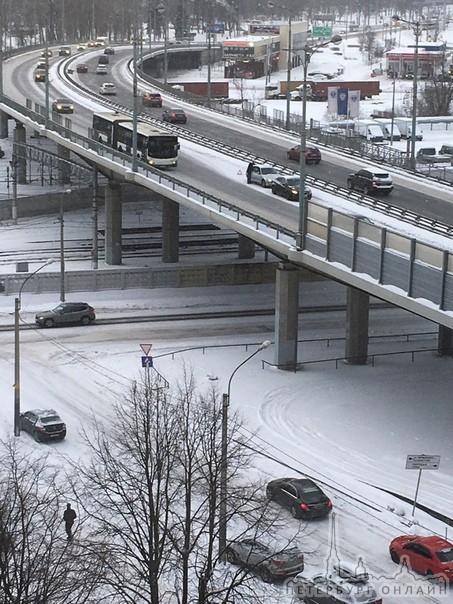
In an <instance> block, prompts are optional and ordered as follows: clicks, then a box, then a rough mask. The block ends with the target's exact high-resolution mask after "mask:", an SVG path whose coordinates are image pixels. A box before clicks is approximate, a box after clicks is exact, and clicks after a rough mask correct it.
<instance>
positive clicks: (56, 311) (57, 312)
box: [52, 304, 65, 315]
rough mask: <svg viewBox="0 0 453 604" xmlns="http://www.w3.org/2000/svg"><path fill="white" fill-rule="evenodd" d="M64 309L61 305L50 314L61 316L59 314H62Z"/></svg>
mask: <svg viewBox="0 0 453 604" xmlns="http://www.w3.org/2000/svg"><path fill="white" fill-rule="evenodd" d="M64 309H65V307H64V306H63V304H60V305H59V306H57V307H56V308H54V309H53V311H52V312H54V313H56V314H57V315H61V313H62V312H64Z"/></svg>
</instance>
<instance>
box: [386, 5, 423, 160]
mask: <svg viewBox="0 0 453 604" xmlns="http://www.w3.org/2000/svg"><path fill="white" fill-rule="evenodd" d="M392 20H393V21H395V22H396V21H402V22H403V23H408V24H409V25H412V28H413V30H414V36H415V51H414V80H413V82H414V88H413V99H412V126H411V147H410V167H411V169H412V170H414V172H415V170H416V168H417V160H416V155H415V141H416V135H417V93H418V90H417V88H418V46H419V39H420V35H421V33H422V24H421V23H420V21H407V20H406V19H402V18H401V17H400V16H399V15H393V17H392ZM424 25H425V26H426V25H428V24H427V23H424ZM400 32H401V29H400Z"/></svg>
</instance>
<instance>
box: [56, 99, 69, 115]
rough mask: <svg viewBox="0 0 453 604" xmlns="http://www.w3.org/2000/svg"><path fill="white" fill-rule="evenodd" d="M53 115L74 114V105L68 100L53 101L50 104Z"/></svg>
mask: <svg viewBox="0 0 453 604" xmlns="http://www.w3.org/2000/svg"><path fill="white" fill-rule="evenodd" d="M52 111H54V112H55V113H74V105H73V103H72V101H70V100H69V99H55V100H54V102H53V103H52Z"/></svg>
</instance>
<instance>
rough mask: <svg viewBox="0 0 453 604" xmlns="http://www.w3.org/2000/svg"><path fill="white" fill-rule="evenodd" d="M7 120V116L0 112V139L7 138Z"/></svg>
mask: <svg viewBox="0 0 453 604" xmlns="http://www.w3.org/2000/svg"><path fill="white" fill-rule="evenodd" d="M8 119H9V115H8V114H7V113H6V112H5V111H1V110H0V138H8Z"/></svg>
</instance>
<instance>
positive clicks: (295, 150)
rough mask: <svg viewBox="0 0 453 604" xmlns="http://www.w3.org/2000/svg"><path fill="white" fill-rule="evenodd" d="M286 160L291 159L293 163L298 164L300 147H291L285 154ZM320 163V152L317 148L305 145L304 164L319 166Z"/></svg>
mask: <svg viewBox="0 0 453 604" xmlns="http://www.w3.org/2000/svg"><path fill="white" fill-rule="evenodd" d="M286 155H287V156H288V159H293V160H295V161H298V162H300V145H296V146H295V147H291V149H289V150H288V151H287V152H286ZM320 161H321V151H320V150H319V149H318V147H315V146H314V145H307V146H306V147H305V163H306V164H319V162H320Z"/></svg>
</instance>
